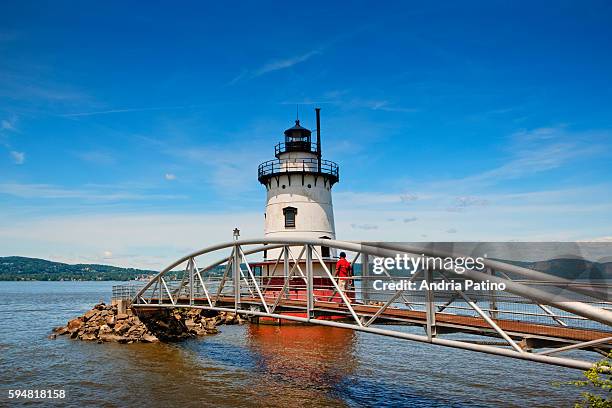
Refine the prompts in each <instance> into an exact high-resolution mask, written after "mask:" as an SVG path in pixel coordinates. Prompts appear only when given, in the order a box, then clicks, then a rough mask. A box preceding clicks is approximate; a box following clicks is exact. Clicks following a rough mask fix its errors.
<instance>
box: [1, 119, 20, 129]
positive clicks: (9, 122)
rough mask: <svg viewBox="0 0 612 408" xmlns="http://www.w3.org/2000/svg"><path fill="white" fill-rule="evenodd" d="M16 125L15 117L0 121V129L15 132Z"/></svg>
mask: <svg viewBox="0 0 612 408" xmlns="http://www.w3.org/2000/svg"><path fill="white" fill-rule="evenodd" d="M16 125H17V116H13V117H11V118H10V119H3V120H2V121H1V122H0V129H2V130H8V131H11V132H15V131H17V127H16Z"/></svg>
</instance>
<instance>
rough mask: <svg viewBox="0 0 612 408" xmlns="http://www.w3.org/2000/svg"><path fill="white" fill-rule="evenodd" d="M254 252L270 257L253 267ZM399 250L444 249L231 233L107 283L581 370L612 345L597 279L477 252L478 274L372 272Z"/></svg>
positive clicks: (272, 317)
mask: <svg viewBox="0 0 612 408" xmlns="http://www.w3.org/2000/svg"><path fill="white" fill-rule="evenodd" d="M330 249H331V250H332V253H333V251H334V250H343V251H345V252H347V253H348V257H347V258H349V260H352V261H353V262H352V263H353V264H356V265H360V267H361V273H359V274H357V275H356V276H354V277H353V278H352V284H350V285H349V286H348V288H345V290H341V285H340V282H339V280H338V278H337V277H335V276H334V270H333V265H334V263H335V261H334V260H333V259H332V258H330V257H329V255H328V254H329V250H330ZM264 251H266V253H270V252H274V253H275V254H276V253H278V256H277V257H275V258H276V259H275V260H274V261H268V262H267V263H262V261H261V259H262V254H263V253H264ZM268 251H270V252H268ZM322 253H325V255H327V256H322ZM398 254H408V255H409V256H414V255H417V256H418V255H424V256H426V257H440V256H444V257H447V256H449V254H448V253H444V252H441V251H437V250H434V249H423V248H411V247H407V246H405V245H400V244H389V243H377V244H367V245H366V244H361V243H354V242H347V241H336V240H327V239H325V240H323V239H257V240H238V241H232V242H227V243H223V244H219V245H215V246H211V247H208V248H205V249H202V250H200V251H197V252H194V253H192V254H189V255H187V256H185V257H183V258H181V259H179V260H177V261H176V262H174V263H172V264H171V265H169V266H168V267H167V268H165V269H164V270H163V271H161V272H160V273H159V274H157V275H155V276H154V277H153V278H152V279H151V280H150V281H149V282H147V283H146V284H145V285H144V286H141V287H136V288H134V287H132V288H129V287H116V288H114V297H124V298H129V299H130V300H131V302H132V307H134V308H136V309H137V310H138V312H139V313H147V312H148V311H154V310H158V309H160V308H198V309H205V310H214V311H227V312H235V313H238V314H240V315H243V316H244V317H246V318H248V319H250V320H252V321H259V322H260V323H266V322H268V323H276V324H288V323H308V324H317V325H324V326H334V327H341V328H345V329H350V330H357V331H361V332H366V333H372V334H376V335H382V336H390V337H394V338H398V339H404V340H411V341H418V342H424V343H431V344H435V345H439V346H446V347H454V348H459V349H465V350H471V351H475V352H482V353H489V354H494V355H501V356H507V357H513V358H518V359H523V360H529V361H534V362H540V363H547V364H553V365H558V366H564V367H570V368H576V369H582V370H584V369H588V368H590V367H591V366H592V365H593V363H594V362H595V361H596V360H597V359H598V358H600V357H601V355H606V354H607V353H608V352H610V350H612V302H610V287H609V284H608V283H606V282H604V283H599V284H597V283H592V282H590V283H588V282H573V281H569V280H566V279H563V278H559V277H555V276H552V275H549V274H545V273H542V272H538V271H535V270H532V269H526V268H523V267H520V266H517V265H514V264H509V263H504V262H500V261H496V260H490V259H485V261H484V263H485V266H486V269H485V270H484V271H483V270H480V271H478V270H476V269H467V270H465V271H462V273H459V271H457V270H454V269H445V268H438V269H435V270H434V269H427V270H418V271H415V272H414V273H411V274H408V275H407V276H399V275H397V274H394V271H388V270H385V271H384V273H383V274H382V275H375V274H373V273H372V271H371V269H372V260H373V259H374V258H375V257H395V256H396V255H398ZM450 256H452V255H450ZM254 259H256V261H254ZM380 279H387V280H389V281H398V280H402V279H403V280H406V281H423V280H425V281H427V282H436V281H437V282H440V281H446V282H451V281H462V280H467V279H469V280H472V281H476V282H485V281H486V282H494V283H497V284H503V286H505V288H504V290H487V291H484V292H483V291H473V290H472V291H470V290H446V291H435V290H423V291H410V290H406V289H399V290H374V287H373V282H374V281H375V280H380ZM498 286H499V285H498ZM415 327H416V329H415ZM419 327H421V328H422V331H421V330H420V329H418V328H419ZM589 352H590V353H589Z"/></svg>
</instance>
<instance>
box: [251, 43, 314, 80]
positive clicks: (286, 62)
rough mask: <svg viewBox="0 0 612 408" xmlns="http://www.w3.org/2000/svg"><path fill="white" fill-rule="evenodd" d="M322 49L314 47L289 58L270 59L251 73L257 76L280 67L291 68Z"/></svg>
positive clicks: (277, 69)
mask: <svg viewBox="0 0 612 408" xmlns="http://www.w3.org/2000/svg"><path fill="white" fill-rule="evenodd" d="M322 51H323V48H322V47H321V48H315V49H314V50H310V51H308V52H306V53H303V54H300V55H294V56H292V57H289V58H283V59H278V60H274V61H270V62H268V63H267V64H265V65H264V66H262V67H261V68H259V69H257V70H255V72H254V73H253V76H254V77H258V76H261V75H264V74H268V73H270V72H274V71H279V70H281V69H287V68H291V67H292V66H294V65H297V64H300V63H302V62H306V61H308V60H309V59H311V58H312V57H314V56H315V55H318V54H320V53H321V52H322Z"/></svg>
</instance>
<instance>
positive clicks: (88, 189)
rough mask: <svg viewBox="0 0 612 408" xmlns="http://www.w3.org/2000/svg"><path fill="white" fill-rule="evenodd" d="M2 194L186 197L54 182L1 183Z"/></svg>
mask: <svg viewBox="0 0 612 408" xmlns="http://www.w3.org/2000/svg"><path fill="white" fill-rule="evenodd" d="M134 190H136V191H134ZM0 194H6V195H9V196H13V197H18V198H28V199H81V200H84V201H97V202H109V201H114V202H116V201H131V200H155V199H158V200H163V199H179V198H186V197H185V196H180V195H170V194H157V193H152V192H148V191H146V190H144V189H141V190H137V189H135V188H134V187H131V188H129V189H128V188H125V189H124V188H120V187H110V186H107V187H104V186H84V187H82V188H65V187H61V186H56V185H52V184H27V183H0Z"/></svg>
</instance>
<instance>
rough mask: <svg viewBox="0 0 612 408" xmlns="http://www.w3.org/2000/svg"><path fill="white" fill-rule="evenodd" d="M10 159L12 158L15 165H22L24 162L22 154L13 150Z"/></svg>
mask: <svg viewBox="0 0 612 408" xmlns="http://www.w3.org/2000/svg"><path fill="white" fill-rule="evenodd" d="M11 157H12V158H13V161H14V162H15V164H23V163H24V162H25V153H24V152H17V151H15V150H12V151H11Z"/></svg>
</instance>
